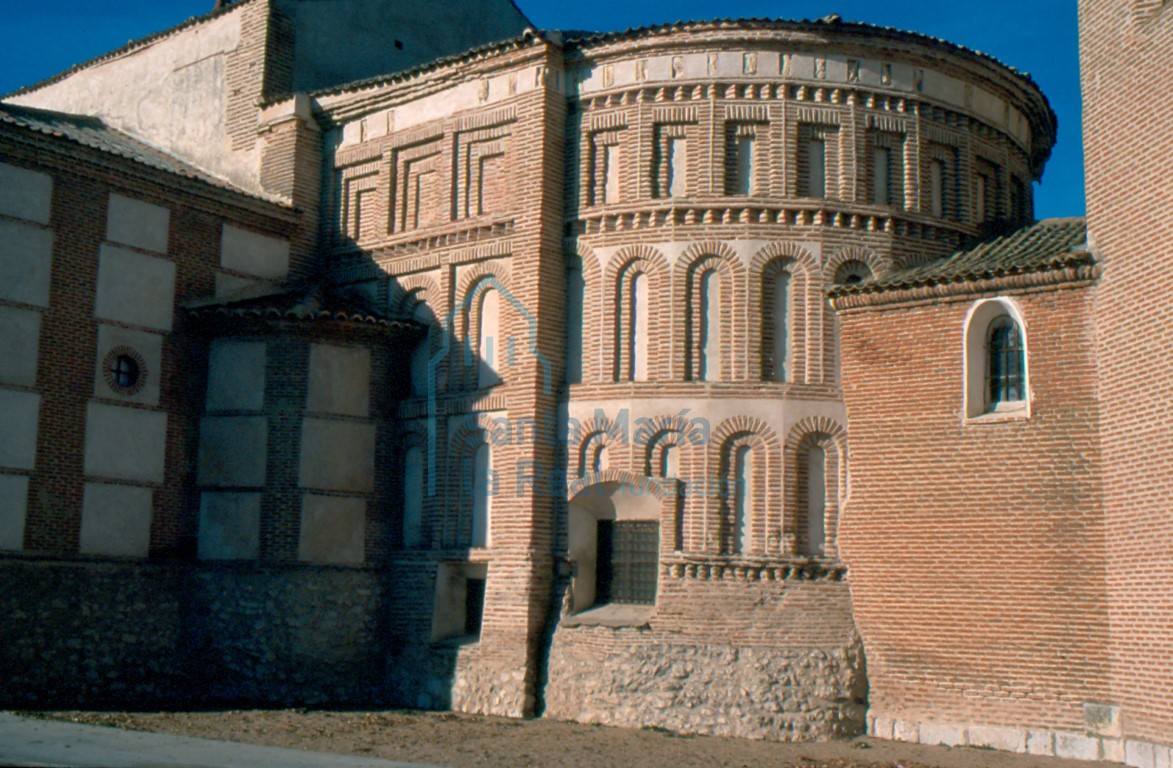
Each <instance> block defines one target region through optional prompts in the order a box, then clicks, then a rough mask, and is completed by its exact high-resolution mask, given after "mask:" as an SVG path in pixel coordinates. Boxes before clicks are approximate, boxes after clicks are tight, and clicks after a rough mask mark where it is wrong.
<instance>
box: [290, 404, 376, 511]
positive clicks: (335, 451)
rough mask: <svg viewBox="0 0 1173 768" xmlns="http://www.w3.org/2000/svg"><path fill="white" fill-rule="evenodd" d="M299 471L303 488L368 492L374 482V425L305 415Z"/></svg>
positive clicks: (372, 487)
mask: <svg viewBox="0 0 1173 768" xmlns="http://www.w3.org/2000/svg"><path fill="white" fill-rule="evenodd" d="M300 474H301V485H302V487H303V488H317V489H321V490H328V491H344V492H345V491H348V492H351V493H369V492H370V491H372V490H373V489H374V484H375V481H374V478H375V426H374V425H373V424H358V423H355V422H348V421H330V420H328V419H315V418H308V417H307V418H306V420H305V422H304V423H303V424H302V433H301V471H300Z"/></svg>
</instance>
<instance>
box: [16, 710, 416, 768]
mask: <svg viewBox="0 0 1173 768" xmlns="http://www.w3.org/2000/svg"><path fill="white" fill-rule="evenodd" d="M0 766H21V768H242V766H247V768H434V767H429V766H423V765H420V764H418V763H397V762H392V761H390V760H378V759H375V758H365V757H350V756H347V755H331V754H327V753H325V752H303V751H300V750H296V749H278V748H276V747H258V746H254V745H252V744H237V743H235V742H231V741H212V740H210V739H191V738H187V737H185V736H168V735H164V734H160V733H141V732H138V731H124V730H120V729H118V728H103V727H100V726H94V725H79V724H77V723H63V722H58V721H53V720H33V719H29V718H24V717H16V716H15V715H8V714H3V713H0Z"/></svg>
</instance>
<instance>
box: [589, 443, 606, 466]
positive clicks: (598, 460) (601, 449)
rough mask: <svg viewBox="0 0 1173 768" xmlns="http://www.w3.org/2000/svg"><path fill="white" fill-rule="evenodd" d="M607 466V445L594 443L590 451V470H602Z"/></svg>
mask: <svg viewBox="0 0 1173 768" xmlns="http://www.w3.org/2000/svg"><path fill="white" fill-rule="evenodd" d="M607 466H608V460H607V446H605V445H596V446H594V447H593V449H592V452H591V471H592V472H602V471H603V470H604V469H606V468H607Z"/></svg>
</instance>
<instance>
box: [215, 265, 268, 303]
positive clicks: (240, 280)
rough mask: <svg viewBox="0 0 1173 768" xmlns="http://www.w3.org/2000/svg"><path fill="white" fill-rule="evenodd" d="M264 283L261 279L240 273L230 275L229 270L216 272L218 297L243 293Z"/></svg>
mask: <svg viewBox="0 0 1173 768" xmlns="http://www.w3.org/2000/svg"><path fill="white" fill-rule="evenodd" d="M259 285H263V283H262V282H261V281H260V280H255V279H253V278H251V277H240V276H239V275H230V274H228V273H227V272H217V273H216V298H217V299H222V298H225V297H226V296H232V295H235V294H237V293H243V292H244V291H247V290H249V289H251V288H256V287H257V286H259Z"/></svg>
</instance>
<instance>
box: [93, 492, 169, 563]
mask: <svg viewBox="0 0 1173 768" xmlns="http://www.w3.org/2000/svg"><path fill="white" fill-rule="evenodd" d="M153 507H154V501H153V496H152V492H151V489H150V488H137V487H134V486H129V485H106V484H103V483H86V489H85V498H84V500H83V501H82V511H81V546H80V549H81V553H82V554H83V555H110V556H114V557H146V556H147V552H148V551H149V550H150V548H151V513H152V511H153Z"/></svg>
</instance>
